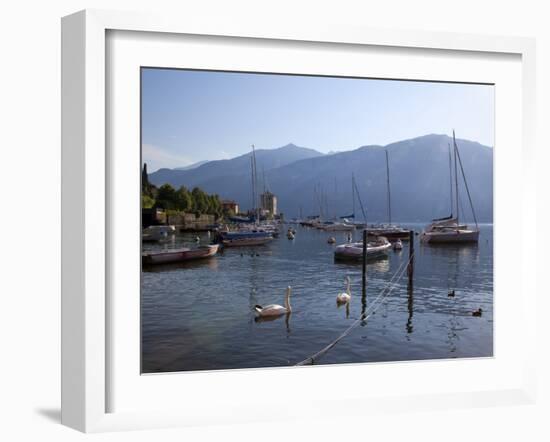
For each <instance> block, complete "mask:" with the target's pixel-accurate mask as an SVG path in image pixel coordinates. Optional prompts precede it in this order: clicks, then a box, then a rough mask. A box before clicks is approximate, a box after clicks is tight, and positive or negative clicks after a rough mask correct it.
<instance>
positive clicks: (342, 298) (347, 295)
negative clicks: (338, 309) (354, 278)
mask: <svg viewBox="0 0 550 442" xmlns="http://www.w3.org/2000/svg"><path fill="white" fill-rule="evenodd" d="M350 299H351V280H350V279H349V276H346V291H345V292H343V293H338V295H336V302H337V303H338V304H346V303H348V302H349V301H350Z"/></svg>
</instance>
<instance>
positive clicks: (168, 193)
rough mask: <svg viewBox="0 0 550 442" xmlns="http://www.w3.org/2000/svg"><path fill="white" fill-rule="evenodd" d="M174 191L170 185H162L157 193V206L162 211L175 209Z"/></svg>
mask: <svg viewBox="0 0 550 442" xmlns="http://www.w3.org/2000/svg"><path fill="white" fill-rule="evenodd" d="M176 201H177V198H176V190H175V189H174V188H173V187H172V186H171V185H170V184H163V185H162V186H160V187H159V189H158V191H157V206H158V207H162V208H163V209H176V206H177V202H176Z"/></svg>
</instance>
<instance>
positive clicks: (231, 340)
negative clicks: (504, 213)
mask: <svg viewBox="0 0 550 442" xmlns="http://www.w3.org/2000/svg"><path fill="white" fill-rule="evenodd" d="M409 227H411V228H413V229H415V230H416V231H420V230H421V228H422V227H423V226H420V225H409ZM480 228H481V233H480V237H479V244H477V245H460V246H451V245H448V246H443V245H440V246H428V245H423V244H420V243H419V241H418V237H417V238H416V242H415V250H416V263H415V275H414V276H415V277H414V287H413V289H412V291H408V290H407V278H406V275H405V277H404V278H402V279H401V280H400V281H399V283H398V284H397V285H396V287H395V289H394V290H393V291H392V292H391V294H390V295H389V296H388V297H386V298H385V300H384V302H382V303H380V304H379V306H378V308H377V309H376V310H375V312H374V314H373V315H372V316H371V317H370V318H369V319H368V320H367V321H364V322H363V323H362V325H361V326H359V327H357V328H355V329H354V330H353V331H352V332H351V334H350V335H349V336H347V337H346V338H344V339H343V340H342V341H340V342H339V343H338V344H337V345H336V346H335V347H334V348H333V349H331V350H330V351H329V352H328V353H326V354H325V355H324V356H323V357H322V358H321V359H320V360H319V361H318V363H320V364H334V363H346V362H380V361H403V360H420V359H439V358H460V357H482V356H492V354H493V227H492V225H481V226H480ZM296 229H297V234H296V238H295V239H294V240H293V241H289V240H288V239H287V238H286V235H285V234H284V232H285V231H286V227H284V228H283V229H282V230H281V232H282V234H281V236H280V237H279V238H278V239H275V240H273V241H272V243H271V244H270V245H267V246H260V247H252V248H229V249H225V250H224V252H223V253H222V254H220V255H218V256H216V257H214V258H211V259H209V260H206V261H199V262H194V263H187V264H185V263H184V264H178V265H172V266H163V267H160V268H159V267H156V268H154V269H152V270H147V269H146V270H145V271H144V272H143V273H142V283H141V315H142V318H141V320H142V372H144V373H152V372H170V371H186V370H215V369H230V368H252V367H273V366H289V365H294V364H296V363H298V362H300V361H302V360H304V359H306V358H307V357H309V356H311V355H312V354H314V353H316V352H317V351H319V350H320V349H321V348H323V347H324V346H325V345H327V344H328V343H329V342H331V341H332V340H334V339H335V338H336V337H337V336H339V335H340V334H341V333H342V332H343V331H344V330H345V329H346V328H347V327H349V326H350V325H351V324H352V323H353V322H354V321H355V320H356V319H358V318H359V317H360V315H361V312H362V309H363V308H364V305H363V304H362V302H361V301H362V300H361V265H360V264H359V265H358V264H346V263H335V262H334V259H333V252H334V247H335V246H331V245H329V244H327V238H328V237H329V236H336V238H337V242H338V244H341V243H343V242H345V237H346V234H345V233H343V232H336V233H335V232H332V233H329V232H322V231H319V230H316V229H309V228H302V227H296ZM360 234H361V233H360V232H356V233H355V236H356V238H359V235H360ZM195 236H196V235H177V236H176V237H175V238H173V240H172V241H171V242H170V243H168V244H163V245H147V244H146V245H144V248H145V249H146V250H148V249H162V248H171V247H178V246H181V245H187V244H189V243H191V241H193V239H194V237H195ZM200 237H201V239H202V242H203V243H207V242H208V241H209V239H208V237H207V236H206V234H201V235H200ZM408 253H409V251H408V245H407V244H406V243H404V248H403V250H402V251H401V252H393V251H392V252H391V253H390V254H389V256H388V258H387V259H382V260H379V261H375V262H372V263H369V264H368V266H367V274H368V286H367V299H366V302H367V306H368V305H369V301H371V302H372V301H373V300H374V299H375V298H376V297H377V296H378V295H379V293H380V292H381V291H382V289H383V288H384V287H386V286H387V283H388V281H389V280H390V279H391V278H392V276H393V275H394V273H395V271H396V270H397V268H398V267H399V266H400V264H401V263H402V262H403V261H406V260H407V259H408ZM346 276H350V278H351V281H352V300H351V303H350V306H349V311H346V307H345V306H344V307H340V308H338V307H337V306H336V294H337V293H338V292H341V291H344V289H345V286H344V278H345V277H346ZM288 285H290V286H292V296H291V305H292V309H293V311H292V314H291V315H290V316H289V317H288V318H287V317H285V316H282V317H280V318H277V319H275V320H271V321H262V322H258V321H256V320H255V315H254V311H253V307H254V305H255V304H264V305H266V304H272V303H276V304H281V305H283V304H284V294H285V288H286V287H287V286H288ZM450 289H454V290H455V293H456V296H455V297H454V298H449V297H448V296H447V294H448V291H449V290H450ZM480 307H481V308H482V309H483V316H482V317H473V316H472V315H471V312H472V311H473V310H476V309H478V308H480Z"/></svg>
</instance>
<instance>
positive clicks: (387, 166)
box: [386, 149, 391, 225]
mask: <svg viewBox="0 0 550 442" xmlns="http://www.w3.org/2000/svg"><path fill="white" fill-rule="evenodd" d="M386 181H387V186H388V221H389V224H390V225H391V191H390V161H389V159H388V150H387V149H386Z"/></svg>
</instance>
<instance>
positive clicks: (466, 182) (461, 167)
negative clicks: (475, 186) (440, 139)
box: [455, 142, 479, 229]
mask: <svg viewBox="0 0 550 442" xmlns="http://www.w3.org/2000/svg"><path fill="white" fill-rule="evenodd" d="M455 149H456V155H457V158H458V164H459V165H460V172H461V173H462V179H463V180H464V187H465V188H466V194H467V195H468V201H469V202H470V208H471V209H472V215H473V216H474V222H475V223H476V229H477V228H479V226H478V224H477V216H476V211H475V209H474V203H473V202H472V196H471V195H470V188H469V187H468V181H467V180H466V174H465V173H464V167H463V166H462V160H461V159H460V152H459V151H458V146H457V145H456V142H455Z"/></svg>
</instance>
